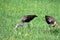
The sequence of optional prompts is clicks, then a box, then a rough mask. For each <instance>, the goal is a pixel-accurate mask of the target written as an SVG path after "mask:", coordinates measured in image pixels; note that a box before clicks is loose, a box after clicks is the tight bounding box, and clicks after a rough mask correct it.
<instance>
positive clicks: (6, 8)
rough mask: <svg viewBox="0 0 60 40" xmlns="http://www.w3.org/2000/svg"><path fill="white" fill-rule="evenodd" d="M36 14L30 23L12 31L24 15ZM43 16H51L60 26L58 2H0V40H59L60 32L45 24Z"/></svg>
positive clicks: (59, 6) (51, 0) (58, 0)
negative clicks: (49, 28) (49, 29)
mask: <svg viewBox="0 0 60 40" xmlns="http://www.w3.org/2000/svg"><path fill="white" fill-rule="evenodd" d="M29 14H36V15H37V16H38V17H36V18H35V19H34V20H32V21H31V22H30V29H28V26H27V24H26V23H25V25H24V26H23V27H19V28H18V29H14V28H15V26H16V24H17V23H21V17H22V16H24V15H29ZM45 15H50V16H53V17H54V18H55V19H56V21H57V23H58V25H59V24H60V0H0V40H60V30H56V28H53V27H52V28H51V31H48V24H47V23H46V22H45V18H44V17H45Z"/></svg>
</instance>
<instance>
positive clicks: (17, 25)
mask: <svg viewBox="0 0 60 40" xmlns="http://www.w3.org/2000/svg"><path fill="white" fill-rule="evenodd" d="M23 25H24V23H21V24H16V27H15V28H18V27H19V26H21V27H23Z"/></svg>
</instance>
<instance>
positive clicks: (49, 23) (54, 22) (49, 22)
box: [45, 15, 57, 29]
mask: <svg viewBox="0 0 60 40" xmlns="http://www.w3.org/2000/svg"><path fill="white" fill-rule="evenodd" d="M45 20H46V22H47V24H48V25H49V27H50V26H51V25H52V26H53V27H55V26H56V25H57V23H56V21H55V19H54V18H53V17H51V16H48V15H45ZM49 29H50V28H49Z"/></svg>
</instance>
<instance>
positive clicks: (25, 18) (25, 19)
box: [16, 15, 37, 28]
mask: <svg viewBox="0 0 60 40" xmlns="http://www.w3.org/2000/svg"><path fill="white" fill-rule="evenodd" d="M35 17H37V15H25V16H23V17H22V19H21V24H16V28H18V27H19V26H22V27H23V26H24V23H28V27H30V25H29V22H30V21H32V20H33V19H34V18H35Z"/></svg>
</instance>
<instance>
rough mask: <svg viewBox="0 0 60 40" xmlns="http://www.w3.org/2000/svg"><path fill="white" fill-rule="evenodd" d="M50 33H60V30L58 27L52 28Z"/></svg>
mask: <svg viewBox="0 0 60 40" xmlns="http://www.w3.org/2000/svg"><path fill="white" fill-rule="evenodd" d="M50 33H51V34H54V35H58V33H60V31H59V30H58V29H53V30H50Z"/></svg>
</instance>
